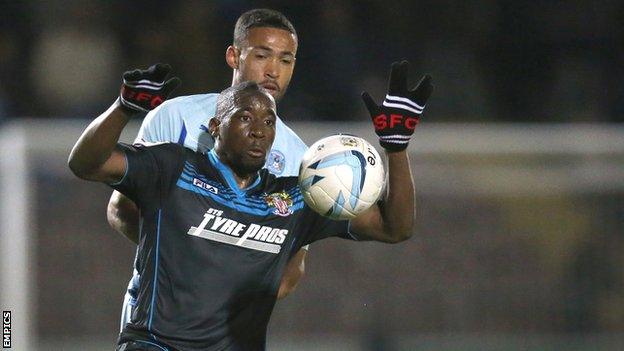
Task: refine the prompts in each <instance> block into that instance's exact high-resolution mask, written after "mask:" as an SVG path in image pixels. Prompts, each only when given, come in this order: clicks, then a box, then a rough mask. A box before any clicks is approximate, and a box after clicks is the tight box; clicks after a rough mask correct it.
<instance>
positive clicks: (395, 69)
mask: <svg viewBox="0 0 624 351" xmlns="http://www.w3.org/2000/svg"><path fill="white" fill-rule="evenodd" d="M407 67H408V63H407V61H403V62H401V63H396V62H395V63H393V64H392V70H391V72H390V79H389V83H388V94H387V95H386V97H385V99H384V101H383V103H382V104H381V105H377V104H376V103H375V102H374V101H373V99H372V98H371V97H370V95H368V93H366V92H364V93H363V94H362V98H363V99H364V103H365V104H366V107H367V108H368V110H369V112H370V114H371V118H372V120H373V124H374V125H375V133H377V135H378V136H379V144H380V145H381V146H382V147H383V148H384V150H385V153H386V156H387V159H388V178H387V183H386V191H385V193H384V194H383V195H382V198H381V201H380V202H379V203H378V204H376V205H374V206H372V207H371V208H370V209H368V210H367V211H365V212H364V213H362V214H361V215H360V216H358V217H356V218H354V219H352V220H351V231H352V232H353V233H354V234H356V235H357V236H359V237H362V238H368V239H372V240H377V241H382V242H388V243H397V242H401V241H404V240H407V239H409V238H410V237H411V235H412V233H413V230H414V218H415V210H416V208H415V192H414V181H413V178H412V172H411V169H410V163H409V158H408V155H407V150H406V149H407V145H408V143H409V141H410V139H411V136H412V134H413V133H414V130H415V129H416V126H417V125H418V122H419V120H420V115H421V114H422V111H423V109H424V107H425V104H426V102H427V100H428V99H429V96H431V93H432V92H433V85H431V77H430V76H428V75H426V76H424V77H423V78H422V79H421V81H420V83H418V85H417V86H416V88H414V89H412V90H409V89H408V88H407Z"/></svg>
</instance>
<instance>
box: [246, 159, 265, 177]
mask: <svg viewBox="0 0 624 351" xmlns="http://www.w3.org/2000/svg"><path fill="white" fill-rule="evenodd" d="M242 161H243V162H242V167H243V169H244V170H245V171H246V173H255V172H258V171H259V170H261V169H262V167H264V163H265V162H266V157H249V156H248V157H244V158H243V160H242Z"/></svg>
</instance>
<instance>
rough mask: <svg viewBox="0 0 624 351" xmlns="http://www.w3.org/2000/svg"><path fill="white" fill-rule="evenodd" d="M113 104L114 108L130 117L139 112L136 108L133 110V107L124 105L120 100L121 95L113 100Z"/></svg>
mask: <svg viewBox="0 0 624 351" xmlns="http://www.w3.org/2000/svg"><path fill="white" fill-rule="evenodd" d="M113 105H114V106H115V109H116V110H118V111H119V112H121V113H122V114H123V115H124V116H126V117H128V118H132V117H135V116H137V115H139V114H140V111H137V110H135V109H133V108H130V107H128V106H126V105H124V103H123V102H122V98H121V96H120V97H118V98H117V100H115V102H114V103H113Z"/></svg>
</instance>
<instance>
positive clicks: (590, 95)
mask: <svg viewBox="0 0 624 351" xmlns="http://www.w3.org/2000/svg"><path fill="white" fill-rule="evenodd" d="M254 7H271V8H275V9H278V10H280V11H282V12H284V13H285V14H286V15H287V16H288V17H289V18H290V19H291V20H292V22H293V24H294V25H295V27H296V28H297V30H298V32H299V39H300V48H299V54H298V63H297V67H296V70H295V75H294V78H293V81H292V83H291V87H290V90H289V92H288V94H287V95H286V97H285V99H284V101H283V103H282V104H280V106H279V111H280V115H281V116H284V118H285V119H286V120H287V121H288V123H289V124H290V125H291V126H292V127H293V129H294V130H296V131H298V132H299V133H300V134H301V136H302V138H303V139H304V140H305V141H307V142H313V141H314V140H316V139H318V138H320V137H321V136H324V135H327V134H331V133H335V132H337V131H345V132H351V133H354V134H358V135H361V136H364V137H366V138H367V139H369V140H371V141H374V138H373V134H372V131H371V130H370V127H369V125H368V121H367V120H366V119H367V118H368V117H367V114H366V112H365V110H364V108H363V104H362V103H361V102H360V101H359V92H360V91H361V90H365V89H366V90H368V91H370V92H371V93H372V94H373V95H374V96H376V97H381V96H382V95H383V94H384V92H385V85H386V82H385V80H386V76H387V72H388V67H389V65H390V63H391V62H392V61H394V60H397V59H401V58H406V59H408V60H410V62H411V63H412V67H411V71H412V72H413V79H414V80H415V79H416V76H417V75H418V74H420V73H421V72H428V73H430V74H431V75H432V76H433V77H434V83H435V86H436V91H435V93H434V96H433V98H432V99H431V102H430V103H429V106H428V109H427V113H426V114H425V117H424V121H423V123H422V124H421V126H420V127H419V130H418V131H417V137H416V140H415V142H414V143H413V145H411V146H410V151H411V156H412V162H413V168H414V176H415V179H416V185H417V191H418V206H419V208H418V216H419V224H418V226H417V227H416V228H415V233H416V234H415V236H414V238H413V239H412V240H411V241H409V242H407V243H404V244H400V245H395V246H389V245H382V244H371V243H363V244H362V243H351V242H346V241H340V240H326V241H323V242H320V243H317V244H314V245H313V246H312V247H311V253H310V255H309V258H308V260H307V274H306V277H305V278H304V279H303V281H302V282H301V285H300V287H299V289H298V290H297V291H296V292H295V293H294V294H293V295H291V296H289V297H288V298H286V299H285V300H283V301H281V302H279V303H278V304H277V307H276V310H275V313H274V315H273V318H272V322H271V325H270V329H269V340H270V342H269V345H270V349H271V350H364V351H373V350H375V351H377V350H384V351H398V350H622V349H624V271H623V267H624V265H623V263H624V255H623V254H622V252H623V251H624V206H623V203H624V124H622V123H621V122H623V121H624V83H623V82H624V65H623V64H622V62H624V39H623V38H624V2H622V1H540V2H533V1H486V0H471V1H463V2H455V1H431V0H426V1H383V2H382V1H372V0H371V1H346V0H342V1H341V0H338V1H307V2H303V1H301V2H292V1H291V2H286V1H263V2H262V1H258V2H252V1H242V0H238V1H223V0H221V1H210V2H209V1H143V0H139V1H132V2H122V1H6V0H5V1H0V191H1V192H2V195H1V196H0V227H1V229H0V235H1V240H0V253H1V256H0V263H1V266H0V271H1V272H0V283H1V288H2V293H1V304H2V309H3V310H11V311H12V312H13V316H12V317H13V320H12V322H13V324H12V332H13V349H15V350H20V351H21V350H26V351H29V350H36V351H39V350H41V351H44V350H45V351H56V350H88V351H100V350H111V349H113V344H114V342H115V338H116V334H117V330H118V319H119V314H120V306H121V302H122V297H123V292H124V289H125V287H126V284H127V282H128V279H129V277H130V274H131V263H132V260H133V256H134V250H133V247H132V245H131V244H130V243H129V242H128V241H127V240H126V239H124V238H122V237H121V236H120V235H118V234H116V233H114V232H113V231H112V230H111V229H110V228H109V227H108V225H107V223H106V220H105V209H106V203H107V200H108V197H109V195H110V190H109V189H108V188H106V187H105V186H103V185H98V184H90V183H87V182H83V181H79V180H77V179H75V178H74V177H73V176H71V175H70V172H69V170H68V169H67V167H66V158H67V155H68V153H69V150H70V147H71V145H73V143H74V141H75V140H76V139H77V137H78V135H79V134H80V132H81V131H82V129H83V128H84V127H85V126H86V125H87V123H88V122H89V120H90V119H91V118H93V117H95V116H96V115H97V114H99V113H100V112H101V111H103V110H104V109H105V108H106V107H107V106H108V105H109V104H110V103H111V102H112V101H113V99H114V98H115V96H116V92H117V90H118V85H119V81H120V75H121V72H123V71H124V70H127V69H130V68H133V67H145V66H148V65H149V64H151V63H154V62H168V63H170V64H172V66H173V67H174V72H175V74H176V75H178V76H180V77H181V78H182V80H183V84H182V86H181V88H180V89H179V90H178V91H176V92H175V94H176V95H183V94H192V93H201V92H206V91H217V90H220V89H222V88H223V87H226V86H228V85H229V83H230V74H231V72H230V70H229V69H228V67H227V66H226V65H225V62H224V60H223V55H224V50H225V47H226V46H227V45H228V43H229V42H230V40H231V39H230V38H231V32H232V28H233V24H234V21H235V19H236V18H237V17H238V15H240V13H242V12H243V11H245V10H247V9H250V8H254ZM137 123H138V121H137ZM137 123H135V124H133V125H131V126H129V127H128V128H127V131H126V134H125V136H124V138H125V140H131V139H132V137H133V135H134V134H135V133H136V130H137V128H138V124H137Z"/></svg>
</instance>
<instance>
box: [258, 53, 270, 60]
mask: <svg viewBox="0 0 624 351" xmlns="http://www.w3.org/2000/svg"><path fill="white" fill-rule="evenodd" d="M256 58H257V59H260V60H262V59H265V58H267V55H263V54H256Z"/></svg>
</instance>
